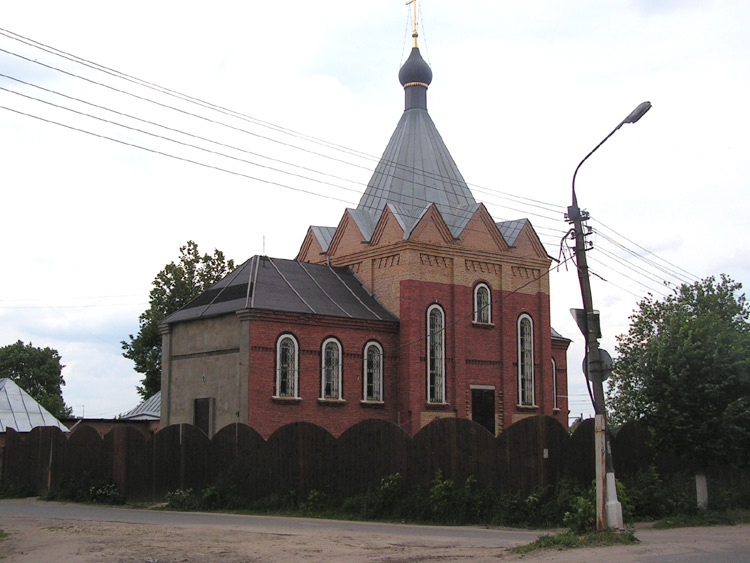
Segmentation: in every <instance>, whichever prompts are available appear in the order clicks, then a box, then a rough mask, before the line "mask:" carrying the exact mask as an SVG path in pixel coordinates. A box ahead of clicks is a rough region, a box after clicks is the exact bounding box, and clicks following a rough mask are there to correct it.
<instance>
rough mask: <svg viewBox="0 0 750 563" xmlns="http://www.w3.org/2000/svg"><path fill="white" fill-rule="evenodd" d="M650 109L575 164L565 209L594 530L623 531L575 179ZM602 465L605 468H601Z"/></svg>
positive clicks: (598, 330) (635, 112) (638, 110)
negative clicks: (593, 435) (584, 388)
mask: <svg viewBox="0 0 750 563" xmlns="http://www.w3.org/2000/svg"><path fill="white" fill-rule="evenodd" d="M649 109H651V104H650V103H649V102H643V103H642V104H640V105H639V106H638V107H637V108H635V109H634V110H633V111H632V112H631V113H630V115H628V116H627V117H626V118H625V119H624V120H622V121H621V122H620V124H619V125H618V126H617V127H615V128H614V129H613V130H612V132H611V133H610V134H609V135H607V136H606V137H605V138H604V140H603V141H602V142H601V143H599V144H598V145H597V146H596V147H594V150H592V151H591V152H590V153H589V154H587V155H586V156H585V157H584V159H583V160H582V161H581V162H580V163H579V164H578V166H577V167H576V170H575V172H574V174H573V185H572V192H573V201H572V205H571V206H570V207H568V213H567V220H568V222H569V223H572V224H573V229H572V231H573V235H574V236H575V241H576V244H575V254H576V266H577V268H576V269H577V270H578V281H579V283H580V285H581V296H582V298H583V311H581V312H580V314H578V315H576V317H577V318H576V321H577V322H578V326H579V328H580V329H581V332H582V333H583V335H584V337H585V339H586V360H585V361H584V370H585V372H586V374H585V375H586V378H587V379H588V381H589V382H590V384H591V387H592V393H593V397H592V401H593V404H594V413H595V414H596V432H597V435H598V438H597V444H602V442H603V451H602V452H600V451H599V448H600V447H601V446H598V447H597V456H596V465H597V467H596V475H597V479H596V506H597V511H596V514H597V518H596V520H597V530H599V531H603V530H606V529H607V528H617V529H619V528H622V527H623V521H622V506H621V505H620V502H619V501H618V500H617V488H616V483H615V469H614V464H613V463H612V451H611V448H610V445H609V438H608V437H607V430H606V429H607V426H606V416H607V412H606V408H605V405H604V385H603V366H602V354H601V352H600V349H599V339H600V338H601V328H600V323H599V313H598V312H597V311H595V310H594V304H593V298H592V296H591V282H590V280H589V268H588V261H587V259H586V235H587V234H588V232H589V230H588V227H586V228H584V225H583V224H584V222H586V221H588V219H589V214H588V212H586V211H582V210H581V209H580V208H579V207H578V199H577V197H576V176H577V175H578V170H579V169H580V168H581V165H582V164H583V163H584V162H586V160H587V159H588V158H589V157H590V156H591V155H592V154H594V152H595V151H596V150H597V149H598V148H599V147H601V146H602V145H603V144H604V143H605V141H606V140H607V139H609V138H610V137H611V136H612V135H614V134H615V132H616V131H617V130H618V129H619V128H620V127H622V126H623V125H624V124H625V123H635V122H636V121H638V120H639V119H640V118H641V117H643V115H644V114H645V113H646V112H647V111H648V110H649ZM602 454H603V455H602ZM602 465H604V467H602Z"/></svg>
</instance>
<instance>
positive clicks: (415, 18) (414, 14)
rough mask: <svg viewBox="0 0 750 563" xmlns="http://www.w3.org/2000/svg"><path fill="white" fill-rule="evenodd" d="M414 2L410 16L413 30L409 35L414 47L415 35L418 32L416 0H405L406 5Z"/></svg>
mask: <svg viewBox="0 0 750 563" xmlns="http://www.w3.org/2000/svg"><path fill="white" fill-rule="evenodd" d="M409 4H414V13H413V15H412V17H411V20H412V23H413V24H414V31H412V32H411V36H412V37H413V38H414V45H413V46H414V47H417V37H418V36H419V33H417V0H406V5H407V6H408V5H409Z"/></svg>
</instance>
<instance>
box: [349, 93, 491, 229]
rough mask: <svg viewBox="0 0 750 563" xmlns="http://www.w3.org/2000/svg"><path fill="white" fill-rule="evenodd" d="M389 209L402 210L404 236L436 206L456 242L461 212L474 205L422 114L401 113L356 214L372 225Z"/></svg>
mask: <svg viewBox="0 0 750 563" xmlns="http://www.w3.org/2000/svg"><path fill="white" fill-rule="evenodd" d="M389 203H390V204H392V205H394V206H396V207H398V208H399V209H401V210H402V217H403V219H404V220H406V222H407V223H408V224H409V228H408V229H406V230H407V231H411V228H412V227H413V225H414V223H415V222H416V220H417V219H418V218H419V217H420V216H421V214H422V212H423V211H424V209H425V208H426V207H428V206H429V205H430V204H432V203H435V204H437V205H438V207H439V209H440V212H441V213H442V214H443V219H444V220H445V222H446V224H447V225H448V227H449V228H450V230H451V232H452V233H453V235H454V236H458V233H459V232H460V230H461V229H462V228H463V226H465V224H466V219H465V213H464V210H466V209H467V208H470V207H472V206H474V205H475V204H476V200H475V199H474V196H473V195H472V193H471V190H470V189H469V186H468V185H467V184H466V182H465V181H464V179H463V176H461V172H459V170H458V167H457V166H456V163H455V162H454V161H453V157H452V156H451V154H450V152H448V148H447V147H446V146H445V143H444V142H443V139H442V137H440V133H438V130H437V128H436V127H435V124H434V123H433V121H432V119H431V118H430V115H429V114H428V113H427V110H426V109H421V108H411V109H408V110H406V111H405V112H404V113H403V115H402V116H401V119H400V120H399V122H398V125H397V126H396V130H395V131H394V132H393V135H392V136H391V140H390V141H389V143H388V146H387V147H386V149H385V151H384V152H383V156H382V157H381V159H380V162H378V165H377V167H376V168H375V172H374V173H373V175H372V178H371V179H370V182H369V183H368V185H367V189H366V190H365V193H364V194H363V195H362V198H361V199H360V201H359V205H358V206H357V209H360V210H364V211H368V212H369V213H370V214H371V215H372V216H373V219H374V222H375V223H376V222H377V221H378V219H380V215H381V214H382V212H383V209H384V208H385V206H386V205H388V204H389Z"/></svg>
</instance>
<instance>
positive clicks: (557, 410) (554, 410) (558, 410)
mask: <svg viewBox="0 0 750 563" xmlns="http://www.w3.org/2000/svg"><path fill="white" fill-rule="evenodd" d="M552 412H560V409H559V408H557V407H555V408H554V409H552Z"/></svg>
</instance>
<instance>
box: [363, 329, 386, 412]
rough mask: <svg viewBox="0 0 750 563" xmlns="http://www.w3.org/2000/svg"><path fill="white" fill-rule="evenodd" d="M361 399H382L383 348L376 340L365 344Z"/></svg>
mask: <svg viewBox="0 0 750 563" xmlns="http://www.w3.org/2000/svg"><path fill="white" fill-rule="evenodd" d="M363 399H364V400H365V401H382V400H383V348H381V347H380V344H378V343H377V342H368V343H367V346H365V357H364V394H363Z"/></svg>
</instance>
